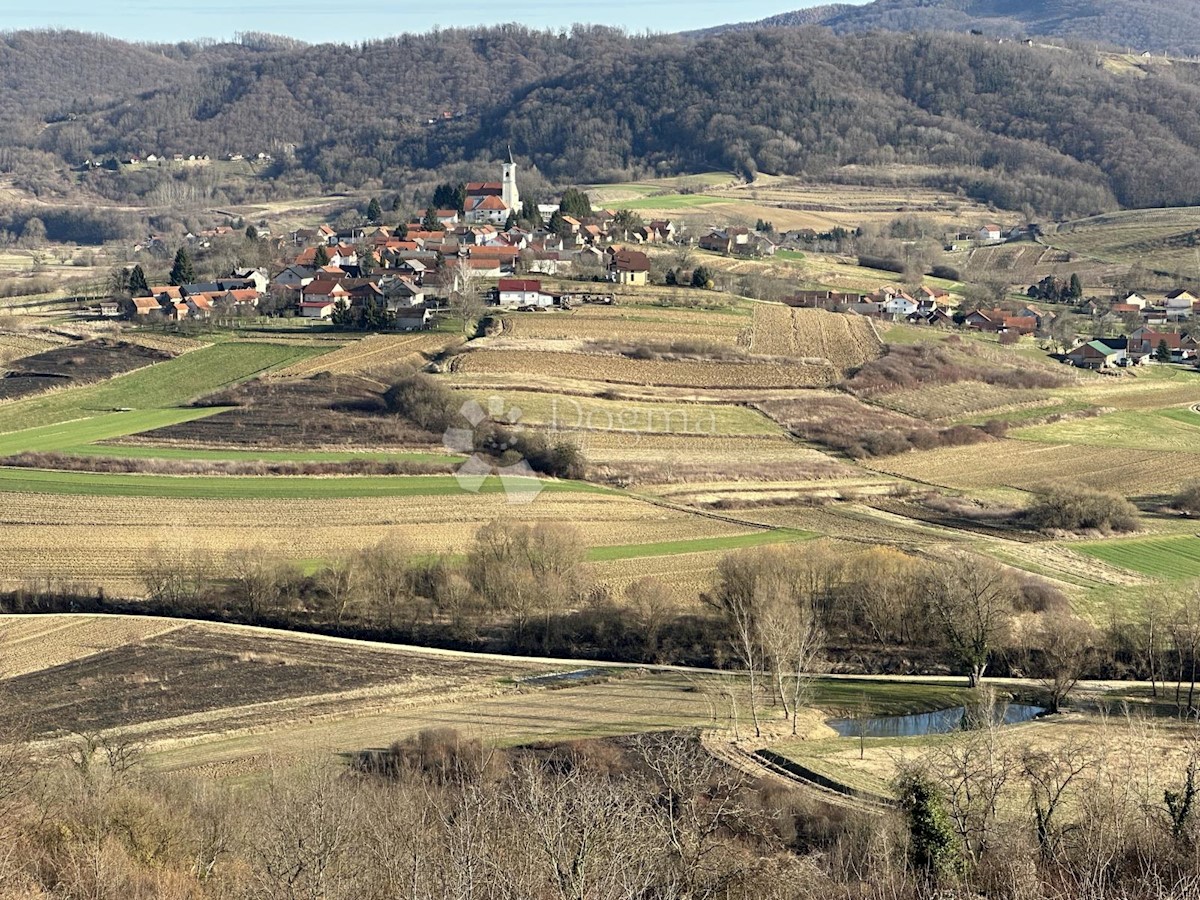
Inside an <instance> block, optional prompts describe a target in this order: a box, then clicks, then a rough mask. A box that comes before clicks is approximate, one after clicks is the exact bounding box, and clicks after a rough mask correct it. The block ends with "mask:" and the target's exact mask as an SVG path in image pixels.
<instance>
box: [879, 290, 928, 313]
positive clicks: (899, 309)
mask: <svg viewBox="0 0 1200 900" xmlns="http://www.w3.org/2000/svg"><path fill="white" fill-rule="evenodd" d="M918 309H920V304H919V303H917V301H916V300H914V299H913V298H912V297H910V296H908V294H892V295H891V296H890V297H888V299H887V300H885V301H884V304H883V311H884V312H885V313H887V314H888V315H891V316H911V315H912V314H913V313H915V312H916V311H917V310H918Z"/></svg>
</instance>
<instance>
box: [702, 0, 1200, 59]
mask: <svg viewBox="0 0 1200 900" xmlns="http://www.w3.org/2000/svg"><path fill="white" fill-rule="evenodd" d="M1195 16H1196V10H1195V5H1194V4H1192V3H1190V2H1188V0H1053V2H1049V3H1047V2H1042V0H875V2H873V3H867V4H864V5H862V6H852V5H850V4H847V3H834V4H830V5H828V6H816V7H810V8H808V9H798V10H796V11H795V12H789V13H783V14H781V15H778V16H772V17H770V18H769V19H763V20H761V21H759V22H746V23H743V24H739V25H732V26H725V27H721V28H713V29H709V32H710V33H716V32H720V31H729V30H738V29H751V28H758V27H761V26H764V25H768V26H782V27H787V26H795V25H824V26H825V27H827V28H831V29H833V30H834V31H836V32H838V33H840V34H844V33H848V32H855V31H877V30H882V31H970V30H972V29H974V30H977V31H983V32H984V33H985V34H987V35H990V36H995V37H1010V38H1022V37H1035V36H1046V37H1055V38H1061V39H1065V40H1072V41H1085V42H1090V43H1096V44H1105V45H1110V46H1116V47H1118V48H1119V49H1121V50H1125V49H1129V48H1134V49H1136V50H1138V51H1143V50H1151V51H1154V52H1157V53H1167V52H1169V53H1176V54H1180V53H1182V54H1185V55H1189V56H1190V55H1195V54H1196V52H1197V50H1198V49H1200V42H1197V40H1196V37H1195V33H1194V31H1193V29H1192V28H1191V25H1192V23H1193V22H1194V21H1195Z"/></svg>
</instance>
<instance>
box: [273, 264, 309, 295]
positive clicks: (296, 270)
mask: <svg viewBox="0 0 1200 900" xmlns="http://www.w3.org/2000/svg"><path fill="white" fill-rule="evenodd" d="M315 276H316V270H315V269H313V268H311V267H310V266H288V267H287V268H286V269H284V270H283V271H282V272H280V273H279V274H278V275H276V276H275V278H274V281H275V283H276V284H278V285H282V286H283V287H288V288H292V289H294V290H299V289H300V288H302V287H304V286H305V285H307V284H310V283H311V282H312V280H313V278H314V277H315Z"/></svg>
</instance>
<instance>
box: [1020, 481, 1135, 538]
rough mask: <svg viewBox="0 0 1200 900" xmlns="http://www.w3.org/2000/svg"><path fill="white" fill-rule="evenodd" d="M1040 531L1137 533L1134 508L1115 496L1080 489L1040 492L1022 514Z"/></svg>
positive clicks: (1053, 489)
mask: <svg viewBox="0 0 1200 900" xmlns="http://www.w3.org/2000/svg"><path fill="white" fill-rule="evenodd" d="M1023 518H1024V520H1025V522H1026V523H1027V524H1028V525H1029V526H1030V527H1032V528H1036V529H1038V530H1040V531H1086V530H1091V529H1095V530H1098V531H1105V532H1107V531H1137V528H1138V511H1137V508H1136V507H1135V506H1134V505H1133V504H1132V503H1130V502H1129V501H1128V500H1126V499H1125V498H1124V497H1120V496H1118V495H1116V494H1109V493H1106V492H1105V491H1098V490H1095V489H1094V488H1089V487H1083V486H1080V485H1056V486H1054V487H1050V488H1044V489H1042V490H1041V491H1038V493H1037V494H1036V496H1035V499H1034V501H1033V503H1032V504H1031V505H1030V506H1029V507H1028V508H1027V509H1026V510H1025V512H1024V514H1023Z"/></svg>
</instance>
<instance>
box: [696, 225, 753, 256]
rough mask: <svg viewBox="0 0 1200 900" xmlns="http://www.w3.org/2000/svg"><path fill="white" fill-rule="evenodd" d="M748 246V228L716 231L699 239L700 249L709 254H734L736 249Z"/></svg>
mask: <svg viewBox="0 0 1200 900" xmlns="http://www.w3.org/2000/svg"><path fill="white" fill-rule="evenodd" d="M749 245H750V229H749V228H724V229H717V230H714V231H710V232H709V233H708V234H706V235H703V236H702V237H701V238H700V249H701V250H708V251H709V252H710V253H734V252H736V250H737V248H739V247H746V246H749Z"/></svg>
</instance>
